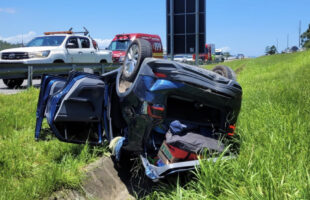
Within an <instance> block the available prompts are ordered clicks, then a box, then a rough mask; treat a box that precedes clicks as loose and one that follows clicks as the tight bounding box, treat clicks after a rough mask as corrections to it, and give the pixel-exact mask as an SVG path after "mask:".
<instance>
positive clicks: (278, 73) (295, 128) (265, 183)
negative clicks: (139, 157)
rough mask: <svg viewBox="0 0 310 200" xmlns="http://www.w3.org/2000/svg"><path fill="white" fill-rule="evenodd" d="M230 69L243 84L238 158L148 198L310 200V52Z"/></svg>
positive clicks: (210, 166) (238, 63)
mask: <svg viewBox="0 0 310 200" xmlns="http://www.w3.org/2000/svg"><path fill="white" fill-rule="evenodd" d="M225 65H228V66H230V67H232V68H233V69H234V70H236V71H237V72H238V81H239V82H240V84H241V85H242V86H243V103H242V111H241V113H240V117H239V120H238V125H237V127H238V129H237V133H238V134H239V135H240V136H241V151H240V155H239V157H238V158H237V159H235V160H231V161H222V162H217V163H215V164H214V163H208V162H202V167H201V168H200V169H199V170H198V171H197V172H196V174H197V178H195V180H192V181H190V182H189V183H187V184H185V185H182V186H180V184H178V185H177V186H163V188H160V189H159V190H158V191H156V192H154V193H152V194H150V195H149V196H148V197H147V199H310V137H309V133H310V52H309V51H308V52H301V53H295V54H286V55H275V56H265V57H260V58H257V59H250V60H241V61H234V62H229V63H225ZM212 67H213V66H207V68H212Z"/></svg>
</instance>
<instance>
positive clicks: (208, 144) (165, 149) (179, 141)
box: [158, 121, 225, 164]
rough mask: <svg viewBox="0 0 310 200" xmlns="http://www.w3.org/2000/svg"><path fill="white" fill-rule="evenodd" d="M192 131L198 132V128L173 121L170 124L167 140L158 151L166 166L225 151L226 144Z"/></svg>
mask: <svg viewBox="0 0 310 200" xmlns="http://www.w3.org/2000/svg"><path fill="white" fill-rule="evenodd" d="M191 130H197V127H196V126H193V125H185V124H182V123H181V122H180V121H173V122H172V123H171V124H170V128H169V130H168V132H167V133H166V140H165V141H164V142H163V144H162V145H161V147H160V150H159V151H158V157H159V159H160V160H161V161H162V162H163V163H164V164H170V163H176V162H181V161H190V160H197V159H198V157H199V155H200V154H202V153H204V152H206V151H208V152H218V153H221V152H223V151H224V149H225V147H224V144H222V143H221V142H220V141H219V140H216V139H213V138H210V137H206V136H204V135H202V134H201V133H195V132H190V131H191Z"/></svg>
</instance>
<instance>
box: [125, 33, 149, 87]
mask: <svg viewBox="0 0 310 200" xmlns="http://www.w3.org/2000/svg"><path fill="white" fill-rule="evenodd" d="M147 57H152V46H151V44H150V43H149V42H148V41H147V40H143V39H136V40H134V41H133V42H132V43H131V44H130V45H129V47H128V49H127V52H126V56H125V60H124V63H123V68H122V77H121V78H122V79H123V80H125V81H130V82H132V81H134V80H135V78H136V75H137V73H138V71H139V69H140V66H141V64H142V62H143V60H144V59H145V58H147Z"/></svg>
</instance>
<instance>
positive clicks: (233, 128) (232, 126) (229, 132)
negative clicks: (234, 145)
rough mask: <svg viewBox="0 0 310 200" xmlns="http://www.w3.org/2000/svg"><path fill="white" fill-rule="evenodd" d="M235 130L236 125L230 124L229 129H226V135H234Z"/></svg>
mask: <svg viewBox="0 0 310 200" xmlns="http://www.w3.org/2000/svg"><path fill="white" fill-rule="evenodd" d="M235 130H236V126H235V125H230V126H229V131H228V133H227V135H229V136H234V135H235Z"/></svg>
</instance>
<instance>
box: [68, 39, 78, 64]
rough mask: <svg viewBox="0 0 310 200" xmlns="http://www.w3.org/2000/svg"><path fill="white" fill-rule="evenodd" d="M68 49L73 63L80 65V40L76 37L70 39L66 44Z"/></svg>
mask: <svg viewBox="0 0 310 200" xmlns="http://www.w3.org/2000/svg"><path fill="white" fill-rule="evenodd" d="M66 49H67V52H68V56H69V57H70V59H69V60H70V61H71V63H80V60H81V59H80V56H81V54H82V51H81V48H80V45H79V39H78V37H76V36H71V37H69V38H68V40H67V42H66Z"/></svg>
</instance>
